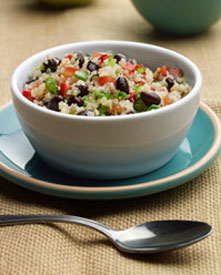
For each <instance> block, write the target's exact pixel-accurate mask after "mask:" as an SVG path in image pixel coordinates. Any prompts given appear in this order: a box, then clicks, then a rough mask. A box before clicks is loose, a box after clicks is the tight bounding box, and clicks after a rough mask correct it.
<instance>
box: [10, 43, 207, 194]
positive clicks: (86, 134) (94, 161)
mask: <svg viewBox="0 0 221 275" xmlns="http://www.w3.org/2000/svg"><path fill="white" fill-rule="evenodd" d="M108 50H110V51H111V52H112V53H124V54H125V56H128V57H129V56H133V57H134V58H135V59H136V60H138V63H139V64H148V67H149V66H150V69H151V70H152V71H155V69H156V68H157V67H161V66H163V65H164V64H166V66H167V67H168V68H174V67H176V68H182V71H183V72H184V76H185V80H186V82H187V83H188V84H189V85H190V86H191V92H189V93H188V94H187V95H186V96H185V97H183V98H182V99H181V100H178V101H177V102H175V103H173V104H170V105H167V106H165V107H162V108H159V109H158V110H156V111H150V112H140V113H136V114H133V115H115V116H114V115H110V116H105V117H103V116H82V115H70V114H66V113H62V112H55V111H51V110H49V109H48V108H45V107H42V106H39V105H37V104H33V102H31V101H30V100H27V99H26V98H25V97H24V95H23V94H22V90H23V88H24V85H25V82H26V81H27V79H28V76H29V75H30V72H31V71H32V69H34V68H36V67H37V66H39V64H41V63H42V60H44V59H45V58H47V57H48V56H54V57H59V58H60V59H62V58H63V57H64V56H65V55H66V53H71V52H79V51H82V52H84V53H90V54H93V53H94V52H100V53H102V52H103V53H106V52H107V51H108ZM201 85H202V78H201V74H200V72H199V69H198V68H197V67H196V65H195V64H194V63H193V62H191V61H190V60H189V59H188V58H186V57H184V56H183V55H180V54H178V53H176V52H174V51H171V50H168V49H165V48H161V47H157V46H154V45H149V44H145V43H136V42H128V41H90V42H80V43H72V44H67V45H61V46H58V47H55V48H51V49H48V50H45V51H42V52H39V53H37V54H35V55H33V56H31V57H29V58H28V59H26V60H25V61H24V62H22V63H21V64H20V65H19V66H18V67H17V69H16V70H15V71H14V73H13V75H12V78H11V90H12V98H13V103H14V107H15V111H16V113H17V116H18V119H19V121H20V123H21V126H22V129H23V131H24V133H25V135H26V136H27V138H28V140H29V141H30V143H31V144H32V146H33V147H34V148H35V150H36V152H37V153H38V155H39V156H40V157H41V158H42V160H44V161H45V162H46V163H47V164H49V165H50V166H52V167H54V168H55V169H57V170H60V171H62V172H65V173H70V174H72V175H75V176H78V177H85V178H96V179H120V178H129V177H135V176H138V175H141V174H145V173H148V172H151V171H153V170H155V169H158V168H159V167H161V166H163V165H164V164H166V163H167V162H168V161H169V160H170V159H171V158H172V157H173V156H174V155H175V154H176V152H177V149H178V147H179V146H180V145H181V143H182V141H183V140H184V139H185V137H186V135H187V133H188V130H189V129H190V127H191V125H192V123H193V120H194V117H195V115H196V113H197V110H198V107H199V97H200V90H201ZM187 143H188V142H187ZM183 149H184V151H183V152H184V155H185V146H184V148H183ZM188 150H189V149H188ZM169 175H170V171H168V176H169ZM110 184H112V183H111V182H110ZM98 185H99V181H98ZM109 187H110V186H109V184H107V188H109ZM65 188H68V186H66V187H65ZM140 188H142V184H141V186H140ZM104 196H105V194H104Z"/></svg>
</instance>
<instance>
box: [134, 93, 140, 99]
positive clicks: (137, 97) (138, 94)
mask: <svg viewBox="0 0 221 275" xmlns="http://www.w3.org/2000/svg"><path fill="white" fill-rule="evenodd" d="M140 93H141V92H137V95H136V97H135V100H138V99H139V98H140Z"/></svg>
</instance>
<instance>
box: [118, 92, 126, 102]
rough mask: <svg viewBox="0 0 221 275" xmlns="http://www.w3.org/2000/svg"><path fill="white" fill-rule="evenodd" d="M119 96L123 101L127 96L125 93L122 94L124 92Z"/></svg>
mask: <svg viewBox="0 0 221 275" xmlns="http://www.w3.org/2000/svg"><path fill="white" fill-rule="evenodd" d="M119 96H120V97H121V98H122V99H123V100H124V99H126V98H127V94H126V93H124V92H121V91H120V92H119Z"/></svg>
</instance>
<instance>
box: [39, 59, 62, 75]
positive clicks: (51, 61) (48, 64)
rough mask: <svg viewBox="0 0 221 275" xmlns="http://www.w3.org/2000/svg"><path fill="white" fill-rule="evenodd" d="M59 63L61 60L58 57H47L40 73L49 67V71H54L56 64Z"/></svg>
mask: <svg viewBox="0 0 221 275" xmlns="http://www.w3.org/2000/svg"><path fill="white" fill-rule="evenodd" d="M60 63H61V60H60V59H59V58H57V57H56V58H51V59H48V60H47V62H44V63H43V65H44V69H43V70H42V71H41V72H42V73H44V72H46V71H48V69H50V71H51V72H56V70H57V68H58V65H59V64H60Z"/></svg>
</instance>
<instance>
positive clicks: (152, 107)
mask: <svg viewBox="0 0 221 275" xmlns="http://www.w3.org/2000/svg"><path fill="white" fill-rule="evenodd" d="M159 108H160V106H158V105H155V104H152V105H151V106H150V107H149V108H148V111H151V110H157V109H159Z"/></svg>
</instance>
